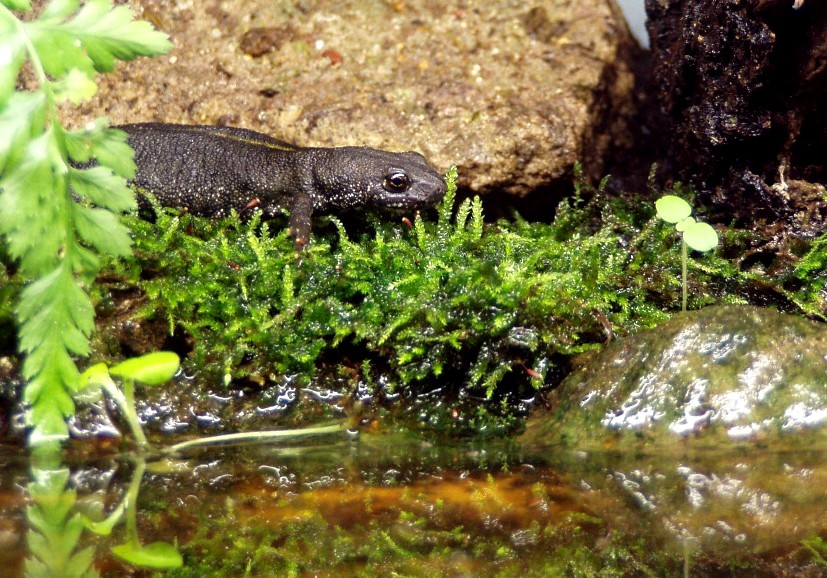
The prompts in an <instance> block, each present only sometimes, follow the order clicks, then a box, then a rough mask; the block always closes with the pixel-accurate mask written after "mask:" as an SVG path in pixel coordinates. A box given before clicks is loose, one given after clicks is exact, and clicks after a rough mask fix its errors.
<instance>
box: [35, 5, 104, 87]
mask: <svg viewBox="0 0 827 578" xmlns="http://www.w3.org/2000/svg"><path fill="white" fill-rule="evenodd" d="M24 26H25V27H26V32H27V33H28V35H29V38H30V39H31V42H32V44H33V45H34V47H35V50H36V51H37V56H38V58H39V59H40V64H41V66H43V70H45V71H46V74H47V75H49V76H51V77H52V78H62V77H63V76H64V75H65V74H67V73H68V72H69V71H70V70H72V69H78V70H81V71H82V72H84V73H86V74H88V75H90V76H91V75H93V74H94V73H95V66H94V63H93V62H92V60H91V59H90V58H89V56H87V54H86V52H84V50H83V46H82V45H81V43H80V42H78V38H77V37H76V36H75V35H74V34H72V33H70V32H68V31H67V30H65V29H64V28H63V25H61V24H55V23H52V22H49V21H44V20H42V19H38V20H35V21H34V22H27V23H25V24H24Z"/></svg>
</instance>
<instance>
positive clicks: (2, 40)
mask: <svg viewBox="0 0 827 578" xmlns="http://www.w3.org/2000/svg"><path fill="white" fill-rule="evenodd" d="M25 58H26V47H25V44H24V43H23V39H22V38H21V36H20V33H19V32H18V28H17V22H16V21H15V19H14V17H13V16H12V15H10V14H7V13H5V12H4V13H0V107H1V106H3V103H5V102H6V101H7V100H8V99H9V96H11V95H12V94H13V92H14V87H15V85H16V83H17V76H18V74H19V73H20V67H21V66H22V65H23V61H24V60H25Z"/></svg>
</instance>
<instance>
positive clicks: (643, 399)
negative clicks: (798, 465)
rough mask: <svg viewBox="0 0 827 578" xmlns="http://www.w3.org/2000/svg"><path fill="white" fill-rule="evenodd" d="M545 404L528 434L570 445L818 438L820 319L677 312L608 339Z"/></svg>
mask: <svg viewBox="0 0 827 578" xmlns="http://www.w3.org/2000/svg"><path fill="white" fill-rule="evenodd" d="M551 403H552V404H553V406H554V410H553V411H552V413H551V414H550V415H543V416H538V417H535V418H534V423H533V424H532V428H531V429H532V430H533V433H532V436H533V437H534V438H537V439H543V440H546V441H547V442H548V443H555V442H565V443H567V444H571V445H572V446H573V447H577V448H587V447H605V446H606V445H617V444H621V445H627V444H632V445H635V446H639V445H642V446H647V447H668V446H674V445H675V444H681V445H684V444H696V445H699V446H700V445H702V446H716V445H720V444H723V445H724V446H727V445H729V444H730V443H732V442H738V441H752V442H760V443H762V444H767V443H772V442H777V443H780V444H782V445H783V444H786V443H789V438H790V437H791V436H792V437H795V436H797V435H803V433H804V432H811V433H814V434H815V435H818V436H821V437H827V327H825V326H824V324H821V323H816V322H812V321H807V320H806V319H802V318H800V317H794V316H792V315H786V314H783V313H778V312H776V311H773V310H770V309H761V308H758V307H747V306H717V307H707V308H704V309H702V310H700V311H693V312H689V313H682V314H679V315H676V316H675V317H674V318H672V319H671V320H670V321H669V322H667V323H665V324H663V325H661V326H659V327H657V328H655V329H652V330H649V331H643V332H641V333H639V334H636V335H634V336H631V337H628V338H626V339H623V340H619V341H616V342H614V343H612V344H611V345H609V346H608V347H607V348H606V349H605V350H603V351H602V352H601V353H600V354H599V355H598V356H597V357H596V359H594V360H593V361H591V362H590V363H588V365H587V366H586V367H584V368H583V369H581V370H580V371H578V372H575V373H573V374H572V375H570V376H569V377H568V378H567V379H566V380H565V381H564V382H563V383H562V384H561V386H560V388H559V389H558V390H556V391H555V392H554V393H553V398H552V400H551ZM802 439H803V438H802Z"/></svg>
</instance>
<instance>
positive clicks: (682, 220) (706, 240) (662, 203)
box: [655, 195, 718, 311]
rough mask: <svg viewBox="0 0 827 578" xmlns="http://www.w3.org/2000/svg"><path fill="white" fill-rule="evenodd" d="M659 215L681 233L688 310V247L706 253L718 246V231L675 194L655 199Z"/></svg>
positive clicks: (683, 277) (684, 290)
mask: <svg viewBox="0 0 827 578" xmlns="http://www.w3.org/2000/svg"><path fill="white" fill-rule="evenodd" d="M655 208H656V209H657V212H658V217H660V218H661V219H663V220H664V221H666V222H667V223H672V224H674V225H675V230H676V231H678V232H679V233H680V234H681V273H682V279H683V299H682V303H681V311H686V260H687V255H686V253H687V251H686V248H687V247H689V248H690V249H694V250H695V251H700V252H701V253H705V252H707V251H711V250H712V249H714V248H715V247H717V246H718V233H716V232H715V229H713V228H712V226H711V225H709V224H708V223H701V222H698V221H696V220H695V219H694V218H693V217H692V207H690V206H689V203H687V202H686V201H684V200H683V199H682V198H680V197H676V196H675V195H664V196H662V197H661V198H659V199H658V200H657V201H655Z"/></svg>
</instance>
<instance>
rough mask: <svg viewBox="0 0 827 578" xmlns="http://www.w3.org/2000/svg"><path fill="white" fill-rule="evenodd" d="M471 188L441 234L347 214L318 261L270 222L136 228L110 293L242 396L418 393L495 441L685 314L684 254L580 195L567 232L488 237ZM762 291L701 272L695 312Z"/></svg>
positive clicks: (697, 263) (570, 206) (663, 232)
mask: <svg viewBox="0 0 827 578" xmlns="http://www.w3.org/2000/svg"><path fill="white" fill-rule="evenodd" d="M455 178H456V176H455V174H452V175H450V176H449V192H448V194H447V195H446V197H445V200H444V201H443V202H442V204H441V205H440V206H439V207H438V210H437V212H438V216H437V219H436V222H429V221H426V220H425V219H424V218H422V217H420V216H417V217H416V218H415V220H414V222H413V223H410V222H408V221H406V220H403V222H401V223H400V222H391V223H388V222H373V221H371V220H370V217H367V218H366V219H367V221H366V222H367V223H368V224H369V225H370V226H368V227H363V232H361V233H360V234H359V235H358V236H356V237H355V239H356V240H351V238H349V236H348V234H347V233H346V231H345V227H344V225H343V224H342V222H340V221H339V220H338V219H337V218H335V217H330V218H329V220H328V222H329V223H332V226H328V227H327V228H326V229H325V230H324V231H322V233H321V234H320V235H317V236H316V237H315V238H314V241H313V243H312V244H311V245H310V246H309V248H308V249H307V250H305V252H304V253H303V254H302V255H301V256H300V257H297V256H296V254H295V252H294V250H293V247H292V244H291V241H290V239H289V238H288V236H287V234H286V233H285V232H284V231H283V230H282V231H278V229H277V227H275V226H271V223H269V222H265V223H262V222H260V220H259V219H258V217H256V216H254V217H253V218H252V219H250V220H249V221H247V222H244V221H242V220H240V219H238V218H237V217H232V218H228V219H224V220H221V221H208V220H203V219H197V218H194V217H191V216H189V215H181V214H179V213H175V212H170V211H169V210H162V209H160V208H158V209H157V213H158V216H157V219H156V220H155V222H148V221H144V220H140V219H137V218H135V219H131V220H130V221H129V223H130V226H131V227H132V229H133V233H134V237H135V249H136V250H135V254H136V257H135V258H134V259H133V260H131V261H129V262H127V263H126V264H125V265H120V264H115V265H113V268H114V269H115V273H114V278H115V279H117V282H116V283H114V284H110V285H109V287H110V288H116V289H118V290H124V288H126V289H128V290H129V289H130V288H131V289H132V290H134V288H135V287H137V288H138V289H139V292H140V293H142V294H143V295H145V299H143V301H142V305H141V307H140V309H139V312H138V314H137V315H138V317H141V318H144V319H155V320H159V319H163V320H164V323H165V325H166V329H167V331H168V333H169V334H170V335H172V334H174V333H175V334H177V335H182V334H183V335H186V336H188V337H190V338H191V339H190V340H188V341H187V344H189V343H191V344H192V345H191V347H192V349H191V351H189V350H188V349H187V348H184V346H183V345H181V344H180V343H179V353H186V354H188V360H187V362H186V364H187V365H188V366H189V368H190V369H196V370H198V371H200V372H202V374H205V375H208V376H221V377H223V382H224V383H225V384H230V383H231V382H233V381H236V382H237V381H238V380H251V381H253V382H255V383H257V384H260V385H265V386H266V385H267V384H271V385H272V384H279V383H281V384H284V383H285V382H288V383H290V384H291V385H298V386H306V385H308V384H310V383H313V384H314V385H315V386H317V387H318V386H320V385H323V386H324V387H325V388H327V389H330V390H332V391H335V392H337V393H344V394H350V393H352V392H353V391H355V390H356V389H357V388H361V389H362V390H365V389H367V390H368V391H373V392H380V391H381V392H384V393H385V394H393V395H396V394H400V393H401V394H403V395H407V396H409V398H410V399H411V400H423V399H424V400H425V401H423V403H422V407H417V406H416V404H407V405H413V406H414V409H413V411H414V414H415V415H416V416H417V418H418V419H422V420H424V421H426V422H427V423H430V424H432V425H434V426H436V427H439V428H442V427H444V426H450V427H455V426H459V427H460V428H470V429H471V430H473V431H476V432H478V433H479V432H482V431H488V432H491V433H495V432H496V431H499V429H500V427H509V426H511V425H513V424H514V419H513V418H514V415H515V412H517V411H518V408H519V406H520V404H519V400H521V399H526V398H531V397H532V396H533V395H534V394H535V393H536V391H537V390H538V389H542V388H543V387H549V386H552V385H554V384H556V383H557V381H558V379H559V377H560V375H561V374H563V373H564V372H565V371H566V370H567V359H568V357H569V356H570V355H572V354H575V353H578V352H582V351H585V350H589V349H593V348H598V347H600V345H601V344H602V343H604V342H606V341H607V340H608V339H609V338H610V335H622V334H625V333H627V332H633V331H635V330H637V329H639V328H642V327H650V326H652V325H655V324H657V323H659V322H662V321H664V320H665V319H667V318H668V316H669V314H668V313H667V312H666V311H668V310H669V309H674V308H675V305H676V304H677V303H678V295H679V292H680V287H681V283H680V277H679V274H680V273H679V272H680V254H679V251H677V250H675V248H674V247H675V243H674V239H673V237H672V236H671V235H672V233H670V231H669V230H668V229H667V228H666V227H663V226H661V225H660V224H659V223H658V222H657V221H656V220H654V219H653V213H654V211H653V207H652V206H651V205H650V204H647V203H641V204H636V205H629V204H628V202H626V203H625V204H624V202H623V201H620V200H616V199H615V200H612V199H609V198H608V197H607V195H605V194H604V193H603V191H602V188H601V189H596V190H593V189H589V190H581V188H580V187H577V189H576V194H575V195H574V196H573V197H572V198H571V199H569V200H568V201H566V202H564V203H562V204H561V205H560V206H559V207H558V209H557V213H556V216H555V219H554V221H553V222H552V223H550V224H542V223H527V222H525V221H523V220H521V219H519V218H517V219H516V220H514V221H513V222H507V221H498V222H496V223H493V224H486V223H484V220H483V207H482V202H481V201H480V200H479V199H478V198H475V199H473V200H471V199H468V200H465V201H463V202H462V203H460V204H459V206H458V207H456V208H455V206H454V205H455ZM586 196H588V197H589V200H588V201H587V202H586V201H584V200H583V197H586ZM455 209H456V210H455ZM349 228H351V230H352V229H353V228H352V227H349ZM726 242H727V237H726V235H725V236H724V244H725V245H726ZM108 276H109V278H112V272H111V271H110V273H109V275H108ZM754 277H755V276H753V275H751V274H750V273H748V272H742V271H739V269H738V267H737V265H736V264H733V262H732V261H731V260H726V259H723V258H720V257H717V256H714V255H709V256H704V257H699V258H697V259H696V260H691V262H690V279H689V283H690V307H691V308H697V307H699V306H702V305H705V304H709V303H714V302H720V301H721V300H723V301H726V302H744V301H745V299H744V298H743V296H742V295H743V294H744V293H745V291H746V290H745V289H744V287H745V285H746V284H747V283H749V282H751V280H752V279H754ZM103 298H104V300H105V299H107V298H108V297H107V296H106V295H104V296H103ZM161 345H162V344H158V346H159V347H160V346H161ZM163 345H164V346H165V347H169V346H170V344H169V343H166V344H163ZM188 347H189V346H188ZM429 392H430V393H433V394H434V395H433V396H431V397H430V398H426V397H425V396H424V395H423V394H426V393H429ZM492 415H497V416H500V418H501V420H500V421H498V422H497V425H498V426H500V427H493V428H492V427H491V426H492V422H491V421H490V418H491V416H492Z"/></svg>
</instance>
